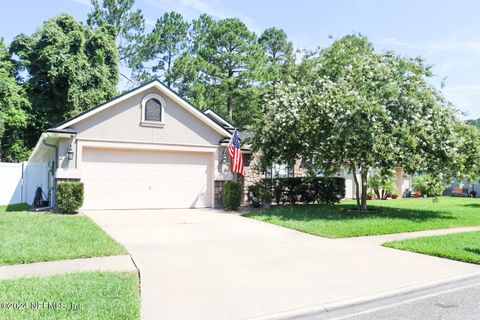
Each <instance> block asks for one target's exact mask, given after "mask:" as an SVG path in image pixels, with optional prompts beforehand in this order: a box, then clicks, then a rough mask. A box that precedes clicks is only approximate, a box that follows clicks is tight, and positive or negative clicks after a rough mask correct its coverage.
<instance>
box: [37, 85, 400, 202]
mask: <svg viewBox="0 0 480 320" xmlns="http://www.w3.org/2000/svg"><path fill="white" fill-rule="evenodd" d="M233 130H234V127H233V125H232V124H230V123H229V122H228V121H226V120H225V119H223V118H222V117H221V116H219V115H218V114H216V113H215V112H213V111H212V110H207V111H201V110H199V109H197V108H196V107H195V106H193V105H192V104H190V103H189V102H188V101H186V100H185V99H183V98H182V97H180V96H179V95H178V94H177V93H175V92H174V91H172V90H171V89H169V88H168V87H166V86H165V85H164V84H163V83H161V82H160V81H158V80H154V81H151V82H149V83H147V84H145V85H142V86H140V87H137V88H135V89H133V90H131V91H128V92H126V93H124V94H122V95H120V96H118V97H116V98H114V99H113V100H110V101H108V102H106V103H104V104H101V105H99V106H97V107H95V108H92V109H90V110H87V111H85V112H84V113H81V114H79V115H77V116H76V117H74V118H72V119H69V120H67V121H65V122H63V123H60V124H58V125H56V126H54V127H52V128H50V129H48V130H47V131H45V132H44V133H43V134H42V135H41V137H40V139H39V140H38V142H37V144H36V146H35V148H34V150H33V152H32V154H31V156H30V158H29V162H30V163H40V164H43V166H44V167H45V168H46V170H43V172H44V177H42V179H41V180H42V181H44V183H42V184H41V187H42V189H43V191H44V193H45V194H48V198H49V200H50V204H51V205H52V206H54V205H55V190H56V184H57V183H58V182H59V181H81V182H83V183H84V187H85V195H84V204H83V207H82V209H83V210H101V209H153V208H155V209H156V208H201V207H214V206H217V205H219V204H221V189H222V184H223V182H224V181H225V180H230V179H232V177H233V175H232V174H231V172H230V168H229V163H228V160H227V155H226V148H227V146H228V142H229V140H230V138H231V135H232V133H233ZM242 150H243V151H244V155H245V156H246V157H247V158H250V157H251V151H250V150H249V149H242ZM249 162H251V161H249V159H246V161H245V163H246V164H247V165H248V163H249ZM299 170H300V169H297V171H298V172H299ZM246 172H247V174H246V175H247V177H246V179H245V183H244V185H245V188H246V187H247V186H248V184H249V181H251V178H254V175H255V174H254V173H253V172H252V170H250V169H249V168H247V170H246ZM297 174H298V173H297ZM399 175H400V176H401V173H399ZM345 177H346V187H347V195H346V197H347V198H352V197H353V196H354V194H355V192H354V189H353V187H352V185H353V183H352V181H351V180H352V177H349V176H345ZM249 179H250V180H249ZM401 188H403V180H402V181H401V182H399V189H401Z"/></svg>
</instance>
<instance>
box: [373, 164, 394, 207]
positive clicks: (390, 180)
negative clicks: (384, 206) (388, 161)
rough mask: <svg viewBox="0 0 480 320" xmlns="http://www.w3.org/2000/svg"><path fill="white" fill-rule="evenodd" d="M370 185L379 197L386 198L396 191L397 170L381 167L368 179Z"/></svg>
mask: <svg viewBox="0 0 480 320" xmlns="http://www.w3.org/2000/svg"><path fill="white" fill-rule="evenodd" d="M368 186H369V187H370V188H372V189H373V191H374V192H375V195H376V196H377V198H378V199H381V200H385V199H387V196H388V195H389V194H391V193H392V192H393V191H395V189H396V186H395V170H394V169H380V170H378V172H375V174H374V175H372V176H371V177H370V178H369V179H368Z"/></svg>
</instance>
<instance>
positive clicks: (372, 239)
mask: <svg viewBox="0 0 480 320" xmlns="http://www.w3.org/2000/svg"><path fill="white" fill-rule="evenodd" d="M471 231H480V227H460V228H450V229H438V230H424V231H414V232H403V233H394V234H384V235H378V236H363V237H352V238H342V239H339V240H346V241H348V240H356V241H360V242H365V243H369V244H376V245H381V244H383V243H385V242H389V241H395V240H404V239H412V238H419V237H429V236H441V235H445V234H452V233H460V232H471Z"/></svg>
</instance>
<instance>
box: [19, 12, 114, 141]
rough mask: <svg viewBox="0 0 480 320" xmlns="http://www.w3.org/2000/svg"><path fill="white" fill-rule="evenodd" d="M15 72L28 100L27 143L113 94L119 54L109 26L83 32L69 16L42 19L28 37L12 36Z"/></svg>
mask: <svg viewBox="0 0 480 320" xmlns="http://www.w3.org/2000/svg"><path fill="white" fill-rule="evenodd" d="M10 50H11V52H12V53H14V54H15V55H17V56H18V58H19V59H18V61H16V74H17V75H18V77H20V82H21V83H22V85H23V87H24V88H25V90H26V93H27V95H28V98H29V101H30V102H31V104H32V110H31V117H30V119H29V121H28V126H29V130H28V133H29V134H28V137H27V141H29V143H28V144H29V145H30V146H33V144H34V143H35V142H36V140H37V139H38V136H39V134H40V133H41V132H42V131H43V130H45V129H46V128H49V127H51V126H52V125H54V124H55V123H58V122H61V121H63V120H65V119H68V118H70V117H72V116H75V115H77V114H78V113H80V112H82V111H84V110H86V109H89V108H91V107H93V106H95V105H97V104H100V103H102V102H105V101H106V100H108V99H110V98H112V97H113V96H114V95H115V94H116V88H115V86H116V84H117V83H118V55H117V50H116V48H115V40H114V37H113V34H112V33H111V29H110V28H108V26H102V27H100V28H98V29H96V30H88V29H86V28H85V26H84V25H83V24H82V23H81V22H77V21H75V19H74V18H73V17H72V16H69V15H60V16H57V17H54V18H52V19H49V20H47V21H46V22H45V23H44V25H43V26H42V27H40V28H39V29H37V31H36V32H35V33H34V34H33V35H31V36H27V35H24V34H21V35H19V36H17V37H16V38H15V39H14V40H13V42H12V44H11V46H10Z"/></svg>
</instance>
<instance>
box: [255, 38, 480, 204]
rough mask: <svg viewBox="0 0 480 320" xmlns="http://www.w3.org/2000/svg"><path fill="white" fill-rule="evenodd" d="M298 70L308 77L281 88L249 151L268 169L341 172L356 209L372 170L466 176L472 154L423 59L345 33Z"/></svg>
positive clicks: (260, 122)
mask: <svg viewBox="0 0 480 320" xmlns="http://www.w3.org/2000/svg"><path fill="white" fill-rule="evenodd" d="M302 64H307V65H308V66H309V67H308V68H307V70H308V73H307V74H305V75H304V76H303V77H301V78H299V79H297V80H296V81H295V82H293V83H287V84H283V85H282V86H281V87H280V89H279V90H278V91H277V93H276V96H275V97H274V98H272V99H271V100H270V101H267V103H266V106H265V112H264V115H263V117H262V118H261V120H260V121H258V123H257V124H256V133H257V134H256V138H255V141H254V145H255V147H256V148H257V149H258V150H261V151H262V154H263V158H264V161H265V162H266V163H272V162H275V161H277V162H278V161H283V162H286V163H290V164H292V163H294V162H295V161H296V160H298V159H302V160H304V161H307V162H308V163H310V164H311V170H312V171H313V172H318V171H322V172H324V173H326V174H335V173H336V172H338V171H340V170H341V169H342V168H345V167H346V168H347V169H349V170H350V171H351V172H352V173H353V174H354V177H355V181H356V184H357V192H360V193H361V194H359V196H358V199H361V201H359V203H358V207H359V208H360V209H362V210H366V196H367V187H368V184H367V180H368V174H369V172H370V171H371V170H372V169H374V168H375V169H388V168H393V167H394V166H397V165H398V166H403V167H404V169H405V170H406V171H407V172H410V173H413V172H418V171H421V172H427V173H431V174H432V175H435V176H436V177H438V178H439V179H452V178H455V177H460V176H462V175H466V174H467V172H469V170H467V168H468V167H470V166H471V164H467V163H466V158H469V159H470V160H472V159H473V158H474V157H475V153H474V152H473V153H472V152H471V151H468V150H467V148H465V145H464V144H463V142H464V140H465V138H466V137H465V135H464V134H463V131H462V130H461V129H460V126H461V124H460V122H459V121H458V120H457V118H456V117H455V114H454V111H453V110H452V108H451V106H450V104H449V103H448V102H447V101H446V100H445V99H444V97H443V96H442V95H441V94H440V93H439V92H437V91H436V90H435V89H434V88H433V87H432V86H431V85H430V84H429V83H428V81H427V78H428V77H430V76H431V72H430V69H429V67H428V66H426V65H425V64H424V63H423V61H422V60H421V59H412V58H408V57H402V56H399V55H397V54H395V53H393V52H384V53H375V52H374V49H373V45H372V44H371V43H370V42H369V41H368V39H367V38H365V37H363V36H361V35H349V36H346V37H343V38H341V39H338V40H336V41H335V42H334V43H333V44H332V45H331V46H329V47H327V48H325V49H324V50H322V51H321V52H320V53H319V54H318V55H314V56H312V57H309V58H307V60H306V61H303V62H302ZM302 70H305V68H303V69H302ZM278 141H282V143H281V144H279V143H277V142H278ZM460 149H462V151H464V152H467V153H468V154H471V155H472V156H471V157H469V156H465V155H459V150H460ZM476 155H477V156H478V153H477V154H476ZM476 161H477V162H478V158H477V160H476ZM464 169H465V170H464ZM357 174H358V178H359V179H357Z"/></svg>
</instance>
